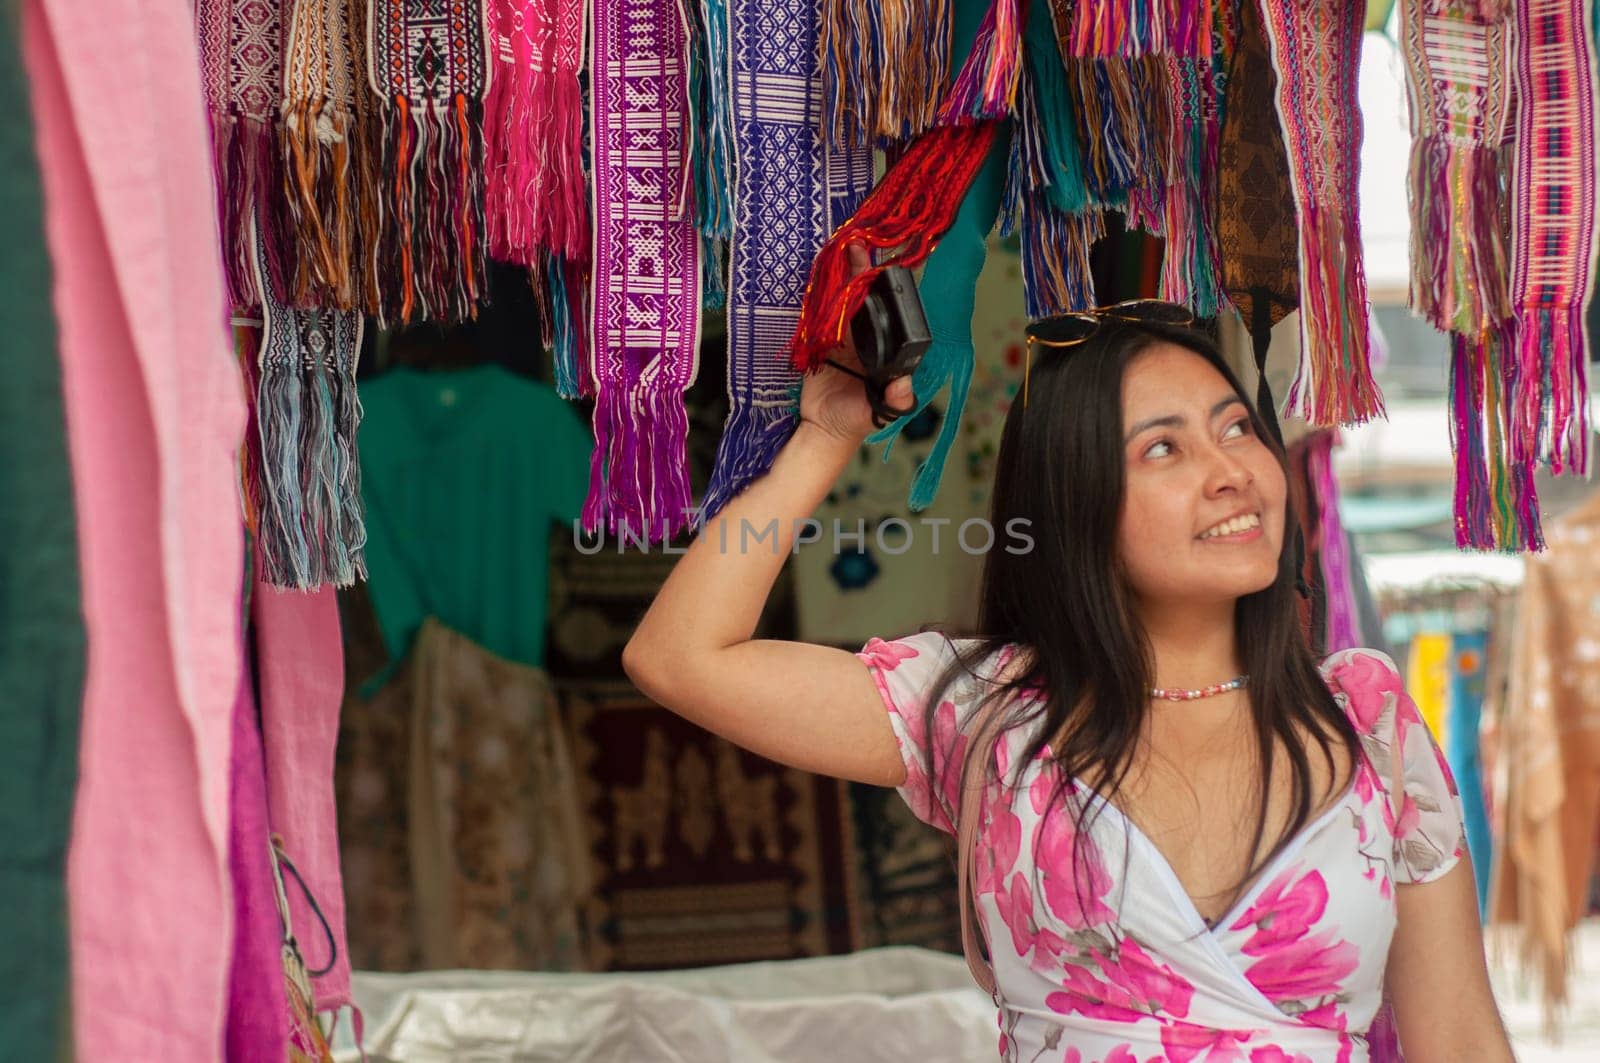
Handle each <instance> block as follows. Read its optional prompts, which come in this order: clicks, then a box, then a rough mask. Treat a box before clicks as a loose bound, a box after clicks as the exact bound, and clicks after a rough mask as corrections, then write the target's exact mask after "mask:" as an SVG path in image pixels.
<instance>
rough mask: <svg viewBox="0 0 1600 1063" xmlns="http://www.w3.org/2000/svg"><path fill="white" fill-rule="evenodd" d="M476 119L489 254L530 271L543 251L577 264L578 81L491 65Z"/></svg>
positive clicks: (580, 246)
mask: <svg viewBox="0 0 1600 1063" xmlns="http://www.w3.org/2000/svg"><path fill="white" fill-rule="evenodd" d="M483 115H484V118H483V122H484V128H485V129H487V130H488V131H489V135H488V137H487V141H488V144H487V151H488V153H489V158H488V160H487V164H486V172H485V179H484V192H483V195H484V204H485V214H486V216H487V219H488V224H489V253H490V254H491V255H493V256H494V257H495V258H496V259H499V260H501V261H503V262H514V263H516V264H517V265H519V266H527V267H530V268H532V267H534V266H536V265H537V264H538V263H539V262H540V260H541V259H542V258H543V255H544V252H545V251H554V252H555V253H557V254H559V255H561V256H563V257H566V258H581V257H583V256H584V255H585V254H587V253H588V243H589V206H588V187H589V179H588V175H587V174H585V173H584V169H583V87H582V86H581V85H580V84H579V82H578V78H577V75H576V74H572V73H568V72H566V71H559V72H556V73H547V72H545V71H541V70H534V69H532V68H530V67H529V66H527V65H524V64H518V63H508V62H500V63H497V64H496V65H495V71H494V77H493V79H491V80H490V82H489V91H488V94H487V96H486V97H485V100H484V104H483ZM480 276H481V274H480Z"/></svg>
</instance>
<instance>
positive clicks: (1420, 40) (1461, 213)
mask: <svg viewBox="0 0 1600 1063" xmlns="http://www.w3.org/2000/svg"><path fill="white" fill-rule="evenodd" d="M1401 14H1402V19H1401V45H1402V47H1401V51H1402V53H1403V54H1404V56H1405V60H1406V76H1407V86H1408V89H1409V91H1410V97H1411V107H1410V112H1411V133H1412V149H1411V174H1410V183H1411V207H1412V212H1413V219H1412V257H1411V269H1412V273H1411V303H1412V307H1413V308H1414V309H1415V310H1416V311H1417V312H1418V313H1419V314H1421V315H1422V316H1423V317H1425V318H1427V319H1428V320H1429V321H1430V322H1432V323H1433V325H1434V326H1435V327H1437V328H1439V329H1443V330H1454V331H1457V332H1464V333H1469V334H1474V335H1476V334H1478V333H1481V332H1483V331H1484V330H1485V329H1488V328H1493V327H1494V326H1496V325H1498V324H1499V323H1500V322H1502V321H1504V320H1505V319H1506V318H1507V317H1509V316H1510V315H1511V306H1510V302H1509V292H1508V288H1507V278H1508V275H1509V272H1510V263H1509V256H1508V253H1507V250H1506V244H1507V235H1508V234H1507V232H1506V225H1505V221H1506V219H1505V217H1504V201H1503V195H1502V192H1501V188H1502V181H1501V164H1500V154H1501V153H1500V150H1499V149H1500V145H1501V144H1502V143H1503V142H1504V141H1505V139H1506V137H1507V134H1508V132H1509V129H1508V120H1509V117H1510V110H1511V102H1512V92H1511V85H1510V78H1509V74H1510V72H1511V69H1512V67H1511V52H1510V45H1511V40H1512V33H1511V26H1510V24H1509V23H1507V22H1503V21H1501V22H1484V21H1482V20H1480V19H1478V18H1477V16H1476V15H1475V14H1473V13H1472V12H1471V11H1469V10H1468V9H1467V8H1466V6H1465V5H1464V4H1462V3H1460V2H1455V3H1448V4H1442V5H1427V4H1423V3H1420V2H1416V0H1412V2H1408V3H1406V4H1404V5H1402V8H1401Z"/></svg>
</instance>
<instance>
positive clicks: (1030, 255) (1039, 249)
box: [1000, 2, 1104, 320]
mask: <svg viewBox="0 0 1600 1063" xmlns="http://www.w3.org/2000/svg"><path fill="white" fill-rule="evenodd" d="M1023 55H1024V61H1023V73H1022V87H1021V90H1020V92H1019V93H1018V96H1017V114H1016V118H1015V121H1014V122H1013V129H1012V138H1011V162H1010V178H1009V180H1008V181H1007V183H1006V193H1005V201H1004V202H1003V203H1002V204H1001V207H1000V217H1001V224H1000V235H1002V236H1011V235H1013V234H1016V235H1017V236H1018V237H1019V239H1020V243H1021V251H1022V292H1023V302H1024V305H1025V307H1026V311H1027V315H1028V317H1029V318H1032V319H1035V320H1036V319H1038V318H1041V317H1048V316H1050V315H1052V314H1062V313H1067V312H1069V311H1073V310H1085V309H1088V308H1089V307H1092V306H1094V305H1095V292H1094V278H1093V277H1092V276H1091V274H1090V269H1089V251H1090V248H1091V247H1092V246H1093V244H1094V241H1095V240H1097V239H1099V238H1100V236H1101V235H1102V233H1103V231H1104V226H1103V223H1102V216H1101V212H1100V210H1099V209H1098V208H1096V207H1094V206H1093V205H1092V204H1091V203H1090V200H1089V190H1088V187H1087V185H1086V184H1085V181H1084V175H1083V159H1082V156H1081V154H1080V152H1079V149H1078V135H1077V133H1076V131H1075V130H1074V128H1073V122H1072V115H1073V106H1072V98H1071V94H1070V93H1069V91H1068V89H1067V74H1066V68H1065V66H1064V65H1063V62H1062V56H1061V52H1060V50H1059V47H1058V44H1057V35H1056V31H1055V26H1054V23H1053V21H1052V14H1051V10H1050V7H1049V5H1047V4H1044V3H1037V2H1036V3H1032V4H1030V5H1029V7H1028V14H1027V21H1026V24H1025V26H1024V29H1023Z"/></svg>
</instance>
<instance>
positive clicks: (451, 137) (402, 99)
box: [367, 0, 490, 324]
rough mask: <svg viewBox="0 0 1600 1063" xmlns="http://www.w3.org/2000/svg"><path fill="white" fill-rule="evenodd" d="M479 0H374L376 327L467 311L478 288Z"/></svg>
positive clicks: (482, 54)
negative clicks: (380, 219)
mask: <svg viewBox="0 0 1600 1063" xmlns="http://www.w3.org/2000/svg"><path fill="white" fill-rule="evenodd" d="M486 40H487V30H486V26H485V18H484V10H483V7H482V4H481V0H374V2H373V3H372V6H371V17H370V19H369V20H368V38H367V45H368V52H367V77H368V79H369V80H370V81H371V83H372V89H373V91H374V92H376V93H377V94H378V97H379V99H381V100H382V101H383V102H382V105H381V107H380V114H381V116H382V121H383V185H384V188H383V198H384V200H385V218H384V225H383V238H382V243H381V246H380V254H379V269H378V276H379V279H380V282H381V285H382V296H383V299H382V306H381V308H380V309H381V313H380V314H379V318H380V320H381V321H383V322H384V323H385V324H387V323H389V322H391V321H398V322H401V323H406V322H411V321H417V320H422V319H425V318H431V319H434V320H438V321H459V320H463V319H466V318H471V317H474V316H476V314H477V308H478V303H479V302H480V301H481V300H482V299H483V298H484V297H485V296H486V294H487V289H486V287H485V285H486V277H485V273H484V252H485V249H486V243H487V241H486V240H485V234H484V213H483V209H484V208H483V173H484V166H483V98H484V94H485V92H486V91H487V90H488V87H489V76H490V71H489V63H488V48H487V45H486Z"/></svg>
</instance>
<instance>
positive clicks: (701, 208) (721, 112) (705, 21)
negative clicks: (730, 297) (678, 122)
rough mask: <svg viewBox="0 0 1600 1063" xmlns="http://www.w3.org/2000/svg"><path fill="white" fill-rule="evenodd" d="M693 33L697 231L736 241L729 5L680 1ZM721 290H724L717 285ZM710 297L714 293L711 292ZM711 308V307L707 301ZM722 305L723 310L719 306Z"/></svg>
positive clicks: (702, 0) (724, 0) (691, 75)
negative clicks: (725, 58)
mask: <svg viewBox="0 0 1600 1063" xmlns="http://www.w3.org/2000/svg"><path fill="white" fill-rule="evenodd" d="M681 2H682V4H683V6H684V8H685V11H684V24H685V26H686V27H687V29H688V33H689V40H688V54H689V55H690V57H691V64H692V65H691V66H690V69H689V111H690V114H689V121H690V124H691V126H692V128H693V130H694V137H693V139H692V141H691V143H692V144H693V151H694V157H693V160H692V165H693V180H694V220H695V228H696V229H698V230H699V231H700V233H701V235H703V236H705V237H707V238H708V239H709V240H731V239H733V187H734V173H733V159H734V148H733V88H732V85H731V84H730V72H731V66H730V64H729V63H727V62H719V61H718V60H719V59H722V58H723V57H725V56H727V55H728V54H729V51H728V4H727V0H681ZM718 287H719V290H721V287H722V286H720V285H719V286H718ZM707 291H708V293H709V291H710V289H707ZM706 305H707V306H711V305H712V304H711V303H710V302H709V301H708V302H707V303H706ZM717 305H721V304H720V303H719V304H717Z"/></svg>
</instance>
